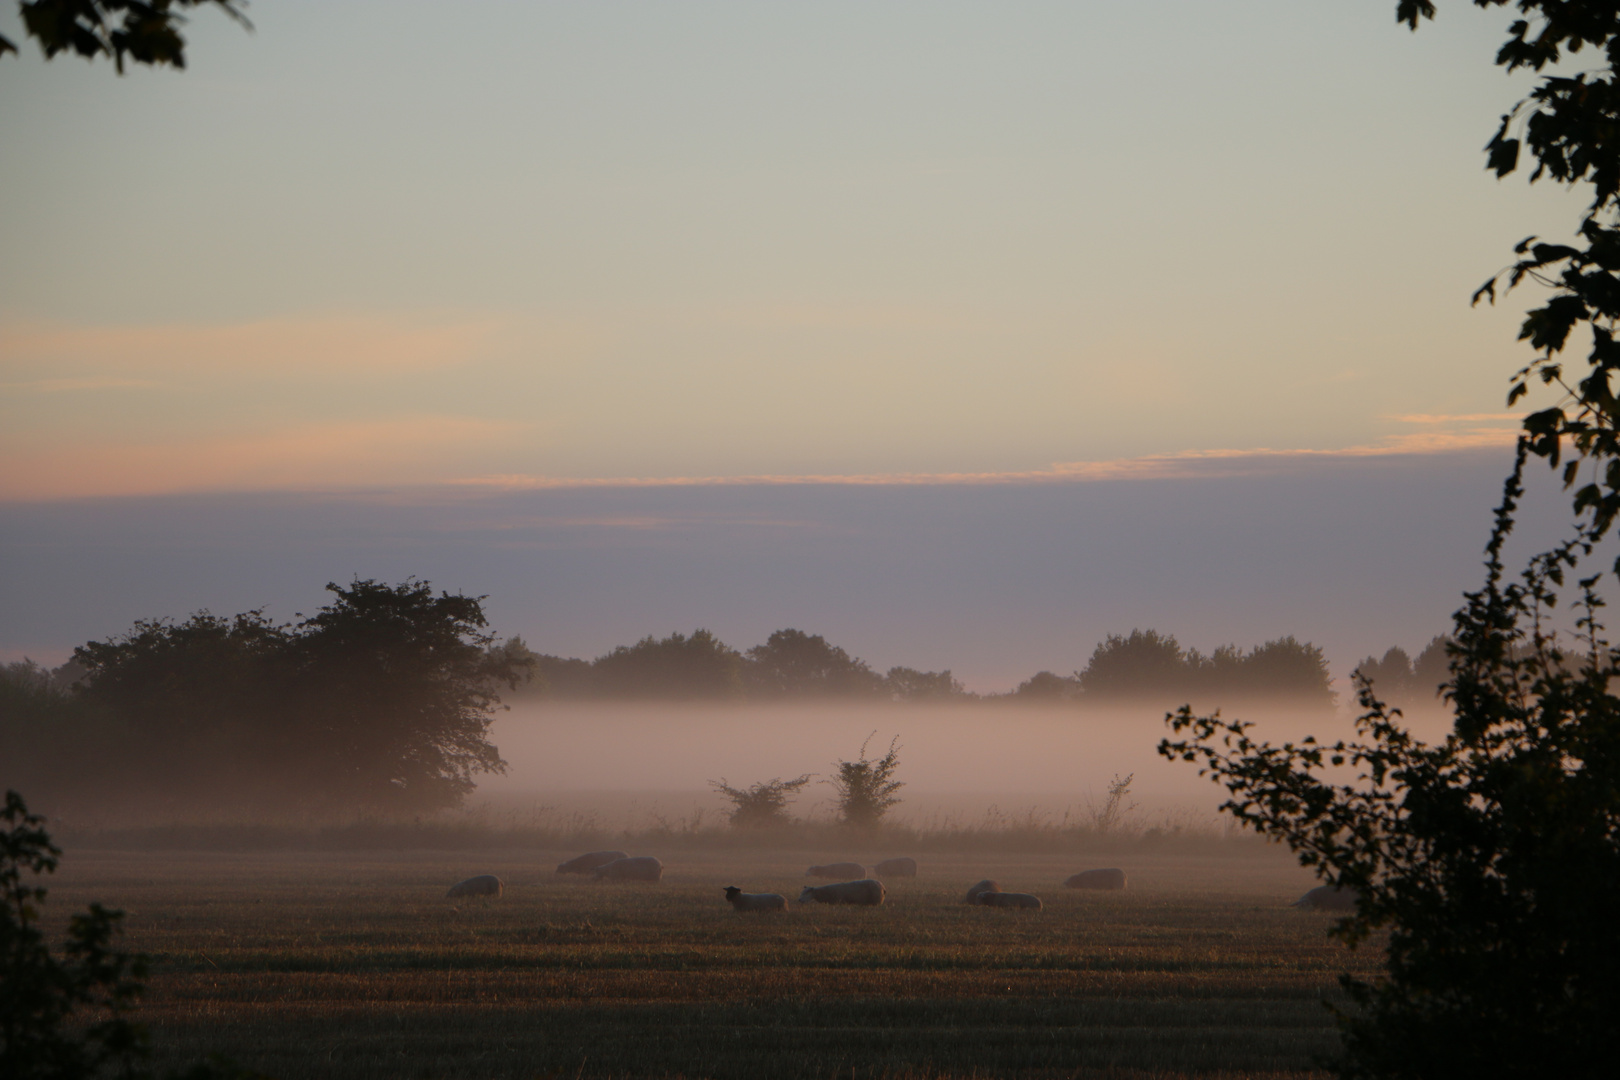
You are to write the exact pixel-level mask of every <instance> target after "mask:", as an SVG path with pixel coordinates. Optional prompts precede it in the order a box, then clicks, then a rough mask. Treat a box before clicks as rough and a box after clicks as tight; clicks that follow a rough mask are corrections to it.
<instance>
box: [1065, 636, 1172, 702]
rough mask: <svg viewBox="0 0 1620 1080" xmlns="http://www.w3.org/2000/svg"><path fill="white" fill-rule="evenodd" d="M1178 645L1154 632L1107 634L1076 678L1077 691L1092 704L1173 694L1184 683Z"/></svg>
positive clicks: (1169, 638) (1170, 638)
mask: <svg viewBox="0 0 1620 1080" xmlns="http://www.w3.org/2000/svg"><path fill="white" fill-rule="evenodd" d="M1186 675H1187V664H1186V657H1185V656H1184V654H1183V653H1182V651H1181V645H1180V644H1179V643H1178V642H1177V641H1176V639H1175V638H1173V637H1171V636H1170V635H1168V634H1160V633H1159V632H1158V631H1157V630H1132V631H1131V632H1130V634H1129V635H1128V636H1126V637H1121V636H1119V635H1118V634H1109V635H1108V637H1107V639H1105V640H1104V641H1103V643H1102V644H1101V645H1098V646H1097V648H1096V649H1095V650H1094V651H1093V652H1092V654H1091V660H1090V661H1089V662H1088V663H1087V664H1086V667H1085V670H1084V671H1082V672H1080V673H1079V675H1078V676H1077V678H1078V680H1079V683H1080V691H1081V693H1083V694H1084V695H1085V696H1086V697H1088V698H1091V699H1094V700H1105V699H1109V698H1120V697H1134V696H1138V695H1140V694H1142V693H1144V692H1147V691H1154V692H1163V693H1170V694H1176V693H1179V692H1180V691H1181V689H1182V687H1183V686H1184V685H1185V683H1186Z"/></svg>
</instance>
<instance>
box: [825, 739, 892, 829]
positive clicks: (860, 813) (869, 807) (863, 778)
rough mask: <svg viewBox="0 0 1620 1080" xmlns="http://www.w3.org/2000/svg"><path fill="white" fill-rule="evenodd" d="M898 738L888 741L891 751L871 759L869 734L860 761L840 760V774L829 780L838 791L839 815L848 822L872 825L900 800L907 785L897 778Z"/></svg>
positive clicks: (868, 826) (862, 747) (863, 826)
mask: <svg viewBox="0 0 1620 1080" xmlns="http://www.w3.org/2000/svg"><path fill="white" fill-rule="evenodd" d="M873 734H874V735H875V734H877V733H876V732H873ZM899 740H900V737H899V736H898V735H896V736H895V737H894V739H893V740H891V741H890V743H889V752H888V753H886V754H884V755H883V756H882V757H880V758H878V759H877V760H876V761H871V760H868V759H867V756H866V746H867V743H870V742H871V741H872V737H871V735H868V736H867V738H866V742H864V743H862V744H861V756H860V760H858V761H840V762H838V775H837V776H835V777H833V778H832V779H831V780H829V781H828V783H830V784H831V785H832V786H833V788H834V790H836V791H837V792H838V818H839V820H840V821H842V822H843V823H844V824H845V825H853V826H856V827H857V828H864V829H870V828H873V827H874V826H876V825H878V824H879V823H881V822H882V820H883V815H884V814H886V813H888V812H889V809H890V808H891V807H893V806H895V805H896V804H897V803H899V802H900V799H899V798H898V797H897V796H896V795H895V792H896V791H899V790H900V789H901V788H903V787H905V784H904V783H903V782H901V781H899V780H896V779H894V773H895V770H896V769H898V768H899V767H900V747H899Z"/></svg>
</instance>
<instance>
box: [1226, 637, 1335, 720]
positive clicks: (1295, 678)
mask: <svg viewBox="0 0 1620 1080" xmlns="http://www.w3.org/2000/svg"><path fill="white" fill-rule="evenodd" d="M1240 670H1241V671H1242V673H1243V684H1242V685H1243V689H1244V691H1245V693H1246V694H1247V695H1248V696H1250V697H1251V698H1254V697H1260V698H1286V699H1289V700H1291V701H1294V702H1301V703H1304V702H1310V703H1314V704H1317V705H1321V706H1326V707H1332V705H1333V704H1334V693H1333V679H1332V676H1331V675H1330V674H1329V672H1328V663H1327V657H1326V656H1324V655H1323V654H1322V650H1321V649H1319V648H1317V647H1316V646H1315V645H1312V644H1310V643H1309V642H1304V641H1296V640H1295V639H1294V637H1293V635H1291V634H1290V635H1289V636H1288V637H1281V638H1277V639H1276V640H1274V641H1268V642H1266V643H1265V644H1263V645H1256V646H1255V647H1254V648H1253V649H1250V650H1249V653H1248V655H1246V656H1244V657H1243V660H1242V664H1241V669H1240Z"/></svg>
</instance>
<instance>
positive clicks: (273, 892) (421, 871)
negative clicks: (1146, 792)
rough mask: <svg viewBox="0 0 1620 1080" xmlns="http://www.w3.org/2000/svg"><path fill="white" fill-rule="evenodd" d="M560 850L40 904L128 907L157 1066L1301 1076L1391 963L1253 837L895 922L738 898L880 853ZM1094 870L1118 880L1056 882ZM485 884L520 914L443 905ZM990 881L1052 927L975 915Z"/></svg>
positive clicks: (1073, 862) (84, 888) (237, 862)
mask: <svg viewBox="0 0 1620 1080" xmlns="http://www.w3.org/2000/svg"><path fill="white" fill-rule="evenodd" d="M634 853H637V854H639V853H640V852H639V851H638V852H634ZM569 854H572V852H564V851H500V852H479V853H477V854H475V855H472V856H470V857H468V856H457V855H454V854H452V853H445V852H390V853H376V852H372V853H363V854H339V853H314V854H311V853H252V854H224V853H173V852H166V853H163V854H140V853H130V852H111V851H102V852H94V851H77V850H73V851H70V852H69V853H68V856H67V857H66V858H65V859H64V863H63V868H62V871H61V872H60V873H59V874H58V875H57V876H56V878H55V879H54V880H53V881H51V882H50V885H51V897H50V900H49V903H48V905H47V910H48V911H49V912H50V913H51V915H52V918H53V919H55V920H62V919H65V918H66V916H67V915H68V914H69V913H70V912H71V911H72V910H75V909H78V908H82V907H83V906H84V905H85V904H87V903H88V902H90V901H91V900H100V901H102V902H104V903H108V904H110V905H113V906H117V907H123V908H125V909H127V910H128V912H129V916H128V922H127V929H128V933H127V939H126V945H127V946H128V947H130V948H133V949H138V950H140V951H143V952H145V953H147V954H148V955H150V956H151V958H152V960H153V970H152V978H151V981H150V990H149V993H148V996H147V1000H146V1003H145V1005H144V1007H143V1009H142V1017H143V1018H144V1019H145V1021H146V1022H147V1023H149V1024H150V1025H151V1027H152V1029H153V1032H154V1036H155V1040H156V1043H157V1045H158V1046H159V1048H160V1053H161V1054H162V1056H163V1059H164V1061H165V1063H168V1064H179V1063H181V1062H185V1061H189V1060H193V1059H195V1058H197V1057H200V1056H202V1055H203V1054H205V1053H207V1052H213V1051H218V1052H222V1053H224V1054H226V1055H228V1056H230V1057H233V1058H235V1059H236V1060H238V1061H240V1062H241V1063H243V1064H246V1065H249V1066H251V1067H253V1068H256V1069H259V1070H261V1071H263V1072H264V1073H266V1074H268V1075H270V1076H273V1077H278V1078H282V1080H295V1078H304V1077H536V1076H560V1077H590V1076H684V1077H716V1078H732V1077H735V1078H748V1080H762V1078H767V1077H768V1078H778V1077H781V1078H789V1077H805V1078H834V1077H840V1078H857V1077H880V1076H890V1077H910V1076H916V1077H921V1076H952V1077H955V1076H961V1077H967V1076H980V1077H989V1076H1038V1077H1056V1076H1067V1075H1074V1074H1081V1075H1100V1076H1117V1077H1147V1076H1153V1077H1161V1076H1162V1077H1172V1076H1192V1075H1199V1076H1208V1075H1220V1074H1224V1075H1229V1076H1238V1075H1243V1076H1256V1075H1268V1076H1271V1075H1275V1076H1304V1075H1309V1070H1310V1068H1311V1062H1312V1057H1313V1055H1315V1054H1318V1053H1321V1052H1324V1051H1328V1050H1330V1049H1331V1048H1332V1046H1333V1044H1334V1041H1335V1037H1334V1032H1333V1026H1332V1019H1331V1016H1330V1015H1329V1014H1328V1012H1327V1010H1326V1009H1325V1008H1324V1006H1323V1004H1322V1002H1323V999H1324V998H1332V997H1334V996H1336V995H1337V990H1336V986H1335V975H1336V973H1337V972H1339V971H1342V970H1345V969H1346V968H1347V967H1351V968H1354V969H1358V970H1366V969H1367V968H1368V966H1369V965H1371V964H1373V963H1375V962H1376V959H1377V958H1376V956H1375V955H1374V954H1373V952H1372V951H1371V950H1367V949H1363V950H1361V951H1359V952H1349V951H1347V950H1345V949H1344V948H1343V947H1342V946H1340V945H1337V944H1335V943H1333V942H1331V941H1329V940H1328V939H1327V938H1326V937H1325V931H1326V929H1327V928H1328V926H1329V925H1330V923H1331V917H1330V916H1326V915H1321V914H1315V913H1308V912H1303V911H1299V910H1296V909H1292V908H1290V907H1288V906H1287V904H1288V902H1289V901H1291V900H1293V899H1294V898H1296V897H1297V896H1298V895H1299V894H1300V893H1301V892H1303V891H1304V889H1306V888H1308V887H1309V886H1310V885H1311V884H1313V882H1312V880H1311V878H1310V877H1309V876H1308V875H1307V874H1305V873H1304V872H1303V871H1301V870H1300V869H1299V868H1298V867H1297V866H1295V865H1293V864H1292V862H1291V861H1290V860H1289V858H1288V857H1287V855H1286V854H1285V853H1283V852H1279V851H1277V850H1276V849H1274V848H1262V847H1260V846H1259V845H1257V844H1256V843H1253V842H1243V843H1237V842H1230V841H1227V842H1222V841H1219V840H1211V841H1210V843H1209V844H1208V845H1206V846H1205V849H1203V850H1199V849H1197V848H1195V847H1190V848H1188V849H1186V850H1182V851H1179V852H1173V853H1172V852H1158V853H1148V852H1143V853H1139V854H1114V855H1108V856H1105V857H1087V856H1085V855H1067V856H1059V855H1045V854H1043V855H1008V856H1003V857H989V856H986V855H984V854H982V853H981V854H971V855H969V854H935V855H930V856H928V857H927V858H926V859H924V860H921V861H922V863H923V865H922V870H921V873H920V875H919V877H918V878H916V879H915V880H894V881H890V882H888V883H887V884H888V885H889V902H888V903H887V904H886V905H885V906H883V907H882V908H878V909H852V908H833V907H823V906H818V905H804V906H800V905H798V904H796V903H795V904H793V907H792V910H791V911H790V912H789V913H787V914H786V915H785V916H784V915H775V916H765V915H747V916H742V915H737V914H735V913H733V912H732V911H731V910H730V909H729V908H728V907H727V906H726V905H725V903H724V901H723V899H722V897H721V891H720V890H721V887H722V886H724V885H729V884H737V885H739V886H742V887H743V888H745V889H748V890H752V891H777V892H782V893H784V894H785V895H787V896H788V897H789V899H790V900H796V899H797V896H798V890H799V888H800V887H801V886H802V885H803V884H804V883H805V879H804V877H803V871H804V867H805V866H806V865H807V863H808V862H810V861H825V860H826V859H830V858H833V857H844V856H853V857H857V858H859V857H862V853H861V852H859V851H855V852H832V851H829V852H824V853H819V855H813V856H812V857H811V858H809V859H807V858H806V857H805V856H804V855H803V854H801V853H797V852H791V853H784V852H780V851H775V852H772V851H734V850H727V851H720V852H715V851H702V850H692V851H688V852H680V851H675V852H659V854H660V855H661V856H662V857H663V858H664V860H665V862H666V865H667V870H666V873H665V879H664V881H663V882H662V883H661V884H657V885H625V884H620V885H609V884H599V883H595V882H590V881H580V880H576V879H573V878H560V877H558V876H557V875H555V874H554V873H553V872H552V868H553V867H554V866H555V864H556V863H557V862H559V861H561V859H562V858H564V857H566V856H567V855H569ZM866 857H867V858H868V859H871V860H874V861H875V858H876V856H875V855H874V854H872V853H867V854H866ZM1098 865H1118V866H1123V867H1125V868H1126V869H1127V871H1128V872H1129V874H1130V875H1131V887H1130V889H1129V890H1128V891H1126V892H1124V893H1117V894H1107V893H1077V892H1072V891H1067V890H1064V889H1062V888H1061V887H1060V885H1059V883H1060V882H1061V881H1062V879H1063V878H1064V877H1065V876H1067V875H1068V874H1069V873H1072V872H1073V871H1075V870H1078V869H1084V868H1087V867H1090V866H1098ZM486 872H487V873H495V874H498V875H500V876H501V877H502V878H503V879H504V880H505V881H506V883H507V892H506V895H505V897H503V898H502V899H500V900H496V901H492V902H481V901H471V902H469V901H458V902H450V901H447V900H445V899H444V891H445V889H446V887H447V886H448V885H449V884H451V883H452V882H454V881H456V880H458V879H460V878H462V877H466V876H469V875H471V874H474V873H486ZM986 876H989V877H994V878H996V879H998V880H999V881H1000V882H1001V884H1002V886H1003V887H1004V888H1006V889H1008V890H1020V891H1031V892H1035V893H1037V894H1039V895H1040V896H1041V897H1042V898H1043V900H1044V901H1045V903H1046V909H1045V910H1044V911H1041V912H1017V911H1003V910H994V909H986V908H970V907H967V906H965V905H964V904H962V902H961V894H962V892H963V890H964V889H965V888H966V886H967V885H969V884H970V883H972V882H973V881H976V880H978V879H979V878H981V877H986Z"/></svg>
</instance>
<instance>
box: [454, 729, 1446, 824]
mask: <svg viewBox="0 0 1620 1080" xmlns="http://www.w3.org/2000/svg"><path fill="white" fill-rule="evenodd" d="M1238 715H1245V716H1247V717H1248V718H1250V719H1253V720H1255V721H1256V722H1257V723H1258V724H1259V725H1260V729H1259V731H1260V735H1261V737H1263V738H1266V739H1269V740H1270V741H1273V742H1276V741H1282V740H1286V739H1298V738H1302V737H1304V736H1305V735H1309V734H1314V735H1316V736H1317V738H1318V739H1336V738H1340V737H1349V736H1350V735H1352V734H1353V733H1354V722H1353V716H1352V714H1351V713H1350V712H1348V711H1347V710H1342V709H1341V710H1340V711H1339V712H1338V713H1336V714H1324V713H1321V712H1315V713H1313V714H1311V715H1308V716H1302V715H1299V714H1291V713H1288V712H1280V711H1277V712H1253V713H1239V714H1238ZM1411 726H1412V727H1413V728H1414V729H1415V730H1416V731H1417V732H1418V733H1419V735H1420V737H1423V738H1426V739H1429V738H1438V737H1441V736H1442V735H1443V734H1444V731H1445V728H1446V721H1445V719H1444V718H1443V717H1442V716H1440V715H1439V714H1438V713H1437V712H1430V713H1426V714H1420V715H1419V716H1417V717H1416V718H1415V719H1414V720H1412V721H1411ZM1167 733H1168V729H1167V727H1166V726H1165V724H1164V711H1163V710H1162V709H1155V708H1151V707H1146V706H1135V707H1121V708H1115V709H1086V710H1081V709H1077V708H1076V707H1074V706H1072V705H1070V706H1067V707H1054V708H1034V707H1019V706H1014V705H1008V704H1005V703H997V704H960V705H947V706H936V707H930V706H922V705H903V706H895V705H864V706H863V705H843V704H840V705H831V706H829V705H820V706H815V705H784V706H769V707H767V706H747V705H736V706H727V705H720V706H716V705H707V706H702V705H667V704H630V705H609V704H596V703H542V704H531V703H518V704H514V705H513V706H512V708H511V710H510V711H508V712H504V713H502V714H501V716H500V718H499V719H497V720H496V721H495V724H494V727H493V730H492V733H491V735H492V738H493V741H494V742H495V744H496V745H497V746H499V747H500V750H501V754H502V756H503V757H504V758H505V759H506V761H507V766H508V767H507V771H506V773H505V774H504V775H499V776H490V777H486V778H484V779H483V780H481V781H480V783H479V789H478V795H477V796H475V799H474V805H475V806H476V805H478V804H480V803H482V804H483V805H485V806H488V807H499V808H503V809H506V810H508V811H512V812H518V811H519V810H520V809H528V810H531V811H533V810H537V809H540V808H544V809H545V810H547V811H555V812H560V813H562V814H575V813H578V814H586V815H594V816H596V817H597V818H598V819H599V820H601V821H602V822H603V823H604V824H606V825H609V826H619V825H622V826H624V827H639V826H642V825H645V824H647V823H648V822H649V821H650V820H652V819H654V818H655V817H660V816H661V817H665V818H669V819H676V818H681V817H686V816H689V815H690V814H691V813H692V812H694V811H695V810H702V811H704V812H705V813H706V814H712V813H718V812H720V811H721V810H722V809H723V808H724V807H725V806H726V805H727V804H726V802H725V801H724V800H723V799H722V798H720V797H719V796H718V795H716V794H715V793H714V792H713V791H712V789H710V788H709V787H708V782H709V781H710V780H718V779H722V778H723V779H725V780H726V781H728V782H729V783H730V784H732V785H733V786H735V787H747V786H748V785H750V784H753V783H756V782H758V781H761V780H770V779H773V778H775V777H784V778H786V777H793V776H797V775H800V774H801V773H815V774H817V778H818V779H825V778H826V777H828V776H829V775H831V774H833V773H834V772H835V771H836V762H837V761H838V760H839V759H850V758H854V757H856V756H857V755H858V754H859V753H860V750H861V745H862V743H863V742H866V741H867V739H868V737H869V736H870V742H869V743H868V745H867V756H868V757H874V758H875V757H880V756H882V754H883V753H884V752H885V751H886V749H887V748H888V745H889V741H890V740H891V739H894V738H898V740H899V747H900V753H899V758H900V769H899V771H898V773H897V774H896V775H897V777H898V779H900V780H903V781H904V782H905V784H906V787H905V788H904V789H902V791H901V792H900V795H901V797H902V799H903V801H902V802H901V804H900V805H899V806H897V807H896V808H895V810H894V811H893V812H892V814H891V818H892V819H893V820H895V821H898V822H903V823H907V824H912V825H916V826H921V827H928V826H939V825H946V824H960V825H968V826H971V825H975V824H978V823H980V822H983V821H984V820H985V819H986V816H987V815H993V814H995V813H1000V814H1003V815H1007V816H1020V815H1024V814H1028V813H1030V812H1032V811H1033V812H1035V813H1036V814H1038V815H1045V816H1048V817H1052V818H1061V816H1062V815H1063V814H1064V813H1065V812H1068V813H1071V814H1077V815H1079V816H1081V817H1082V818H1083V817H1084V815H1085V814H1086V813H1087V810H1088V807H1089V806H1091V805H1095V804H1098V803H1100V801H1101V800H1102V798H1103V797H1104V796H1105V793H1106V790H1107V786H1108V784H1109V782H1110V781H1111V780H1112V779H1113V778H1114V777H1115V776H1116V775H1118V776H1125V775H1127V774H1134V780H1133V782H1132V785H1131V797H1132V800H1133V801H1134V802H1135V803H1136V804H1137V806H1138V811H1137V814H1138V820H1139V822H1140V823H1141V824H1144V825H1152V824H1154V823H1155V822H1157V821H1160V820H1168V821H1171V822H1181V823H1184V824H1192V823H1194V822H1195V821H1196V822H1197V823H1207V822H1208V821H1210V820H1212V819H1213V816H1214V810H1215V807H1216V806H1217V805H1218V804H1219V803H1220V801H1221V798H1222V796H1223V794H1224V793H1223V791H1222V790H1221V789H1219V788H1218V787H1216V786H1215V785H1214V784H1213V783H1212V782H1210V781H1209V780H1207V779H1205V778H1201V777H1199V776H1198V770H1197V768H1196V766H1194V765H1192V764H1189V763H1187V762H1172V761H1167V760H1165V759H1163V758H1161V757H1159V755H1158V754H1157V753H1156V750H1155V748H1156V747H1157V745H1158V743H1159V740H1160V739H1161V738H1163V737H1164V736H1165V735H1166V734H1167ZM832 801H833V792H832V789H831V787H829V786H828V785H826V784H812V785H811V786H810V787H808V788H806V789H805V790H804V792H803V794H802V796H801V797H800V798H799V799H798V801H797V802H796V803H795V804H794V806H793V808H792V809H793V812H794V813H795V814H796V815H797V816H800V817H809V818H812V819H827V818H830V817H831V815H832ZM711 820H712V819H711Z"/></svg>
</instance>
